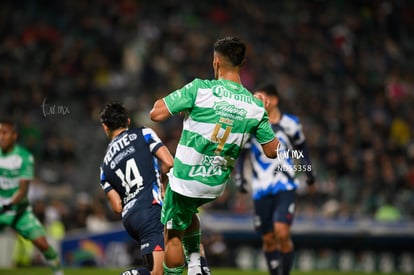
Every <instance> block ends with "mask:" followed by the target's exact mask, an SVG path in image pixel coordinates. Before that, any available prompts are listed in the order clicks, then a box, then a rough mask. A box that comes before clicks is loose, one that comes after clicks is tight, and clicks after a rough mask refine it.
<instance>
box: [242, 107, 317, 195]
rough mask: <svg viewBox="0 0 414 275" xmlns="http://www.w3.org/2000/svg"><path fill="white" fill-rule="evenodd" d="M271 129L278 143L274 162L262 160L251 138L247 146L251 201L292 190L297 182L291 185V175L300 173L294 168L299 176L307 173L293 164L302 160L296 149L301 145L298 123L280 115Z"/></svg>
mask: <svg viewBox="0 0 414 275" xmlns="http://www.w3.org/2000/svg"><path fill="white" fill-rule="evenodd" d="M272 129H273V131H274V132H275V135H276V137H277V138H278V139H279V147H278V157H277V158H275V159H270V158H268V157H266V155H265V154H264V153H263V150H262V147H261V145H260V144H259V143H258V142H257V141H256V139H255V138H254V137H252V139H251V141H250V143H248V145H247V146H250V150H249V152H250V161H251V167H252V193H253V199H254V200H257V199H260V198H262V197H264V196H267V195H272V194H276V193H279V192H282V191H288V190H296V189H297V187H298V182H297V181H295V174H296V172H301V171H299V169H298V168H300V170H303V172H306V171H304V170H305V169H308V167H307V166H303V165H297V164H296V162H297V160H298V161H300V159H301V158H304V155H303V152H301V151H300V150H299V149H298V146H300V145H302V144H304V142H305V136H304V134H303V130H302V125H301V123H300V121H299V119H298V118H297V117H296V116H294V115H291V114H286V113H283V114H282V117H281V120H280V121H279V123H277V124H272ZM247 148H248V147H247ZM309 169H310V166H309Z"/></svg>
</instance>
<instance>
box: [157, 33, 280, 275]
mask: <svg viewBox="0 0 414 275" xmlns="http://www.w3.org/2000/svg"><path fill="white" fill-rule="evenodd" d="M245 52H246V46H245V44H244V42H242V41H241V40H240V39H238V38H236V37H225V38H222V39H219V40H217V41H216V42H215V44H214V57H213V68H214V75H215V79H214V80H201V79H194V80H193V81H192V82H190V83H188V84H187V85H185V86H184V87H183V88H181V89H178V90H176V91H174V92H172V93H170V94H169V95H167V96H166V97H164V98H162V99H158V100H157V101H156V102H155V103H154V107H153V109H152V110H151V112H150V116H151V119H152V120H154V121H163V120H166V119H167V118H169V117H170V116H172V115H175V114H178V113H182V114H184V122H183V131H182V134H181V138H180V141H179V144H178V147H177V150H176V155H175V158H174V167H173V169H172V171H171V172H170V175H169V184H168V186H167V190H166V193H165V198H164V205H163V208H162V213H161V221H162V223H163V224H164V225H165V226H166V230H167V231H166V236H165V239H166V247H165V251H166V253H165V261H164V273H165V274H182V272H183V270H184V264H185V258H184V252H185V255H186V257H187V260H188V274H189V275H195V274H202V272H201V268H200V262H199V258H200V239H201V232H200V223H199V218H198V215H197V213H198V208H199V207H200V206H201V205H203V204H205V203H208V202H210V201H212V200H214V199H216V198H217V197H219V196H220V195H221V194H222V193H223V191H224V189H225V186H226V183H227V181H228V179H229V176H230V174H231V172H232V170H233V168H234V165H235V161H236V159H237V157H238V156H239V154H240V151H241V149H242V147H243V145H244V143H245V142H246V141H247V140H248V139H249V137H250V136H251V135H254V136H255V137H256V138H257V140H258V142H259V143H260V144H261V145H262V147H263V150H264V152H265V154H266V155H267V156H268V157H270V158H275V157H276V155H277V151H276V149H277V146H278V140H277V138H275V135H274V133H273V131H272V129H271V127H270V124H269V122H268V116H267V113H266V111H265V109H264V107H263V104H266V103H264V102H262V100H261V99H259V98H255V97H254V96H253V95H252V94H251V93H250V92H249V91H248V90H247V89H246V88H245V87H243V85H242V83H241V79H240V68H241V67H242V66H243V65H244V63H245ZM183 246H184V250H183Z"/></svg>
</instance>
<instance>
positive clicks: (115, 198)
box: [106, 189, 122, 214]
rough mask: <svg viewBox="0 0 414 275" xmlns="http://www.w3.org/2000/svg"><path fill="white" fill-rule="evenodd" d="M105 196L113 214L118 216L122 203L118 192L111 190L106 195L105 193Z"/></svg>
mask: <svg viewBox="0 0 414 275" xmlns="http://www.w3.org/2000/svg"><path fill="white" fill-rule="evenodd" d="M106 196H107V197H108V200H109V204H110V205H111V208H112V210H113V211H114V212H115V213H117V214H120V213H121V212H122V201H121V197H120V196H119V194H118V192H116V191H115V190H114V189H112V190H110V191H109V192H108V193H106Z"/></svg>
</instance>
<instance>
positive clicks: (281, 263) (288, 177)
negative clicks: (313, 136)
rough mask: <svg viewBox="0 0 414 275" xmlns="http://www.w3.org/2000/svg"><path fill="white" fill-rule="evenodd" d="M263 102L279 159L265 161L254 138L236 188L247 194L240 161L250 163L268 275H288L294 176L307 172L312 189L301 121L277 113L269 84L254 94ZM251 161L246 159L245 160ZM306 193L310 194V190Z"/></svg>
mask: <svg viewBox="0 0 414 275" xmlns="http://www.w3.org/2000/svg"><path fill="white" fill-rule="evenodd" d="M254 94H255V95H256V96H261V97H264V98H265V99H266V100H265V102H266V103H267V104H266V110H267V112H268V115H269V122H270V124H271V126H272V129H273V131H274V132H275V135H276V137H277V138H278V139H279V147H278V157H277V158H275V159H269V158H268V157H266V155H265V153H264V152H263V151H262V150H261V148H260V144H259V143H258V141H257V138H256V137H252V139H251V140H250V141H249V142H248V143H246V146H245V148H246V149H247V150H246V149H244V150H243V152H242V153H241V157H240V158H239V159H238V161H237V168H236V184H237V185H238V187H239V190H240V191H241V192H243V193H246V192H247V186H246V184H247V181H246V179H245V175H244V162H245V160H246V159H249V160H250V162H251V168H252V175H253V176H252V179H251V183H252V196H253V202H254V207H255V214H256V215H255V226H256V229H257V231H258V232H259V233H260V234H261V235H262V242H263V251H264V254H265V258H266V261H267V265H268V269H269V272H270V274H272V275H288V274H290V270H291V267H292V263H293V249H294V247H293V242H292V240H291V236H290V228H291V224H292V221H293V217H294V213H295V198H296V189H297V188H298V180H295V176H296V174H297V173H305V175H306V177H307V179H306V182H307V184H308V186H313V184H314V180H315V177H314V174H313V170H312V167H311V161H310V158H309V154H308V150H307V148H306V143H305V136H304V134H303V131H302V125H301V123H300V121H299V119H298V118H297V117H296V116H294V115H292V114H288V113H283V112H281V110H280V109H279V94H278V91H277V89H276V86H275V85H273V84H271V83H269V84H263V85H262V86H260V87H258V88H257V89H256V90H255V93H254ZM247 157H249V158H247ZM312 189H313V187H312V188H310V190H312Z"/></svg>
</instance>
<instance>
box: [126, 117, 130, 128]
mask: <svg viewBox="0 0 414 275" xmlns="http://www.w3.org/2000/svg"><path fill="white" fill-rule="evenodd" d="M130 125H131V119H130V118H128V125H127V126H128V127H129V126H130Z"/></svg>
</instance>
